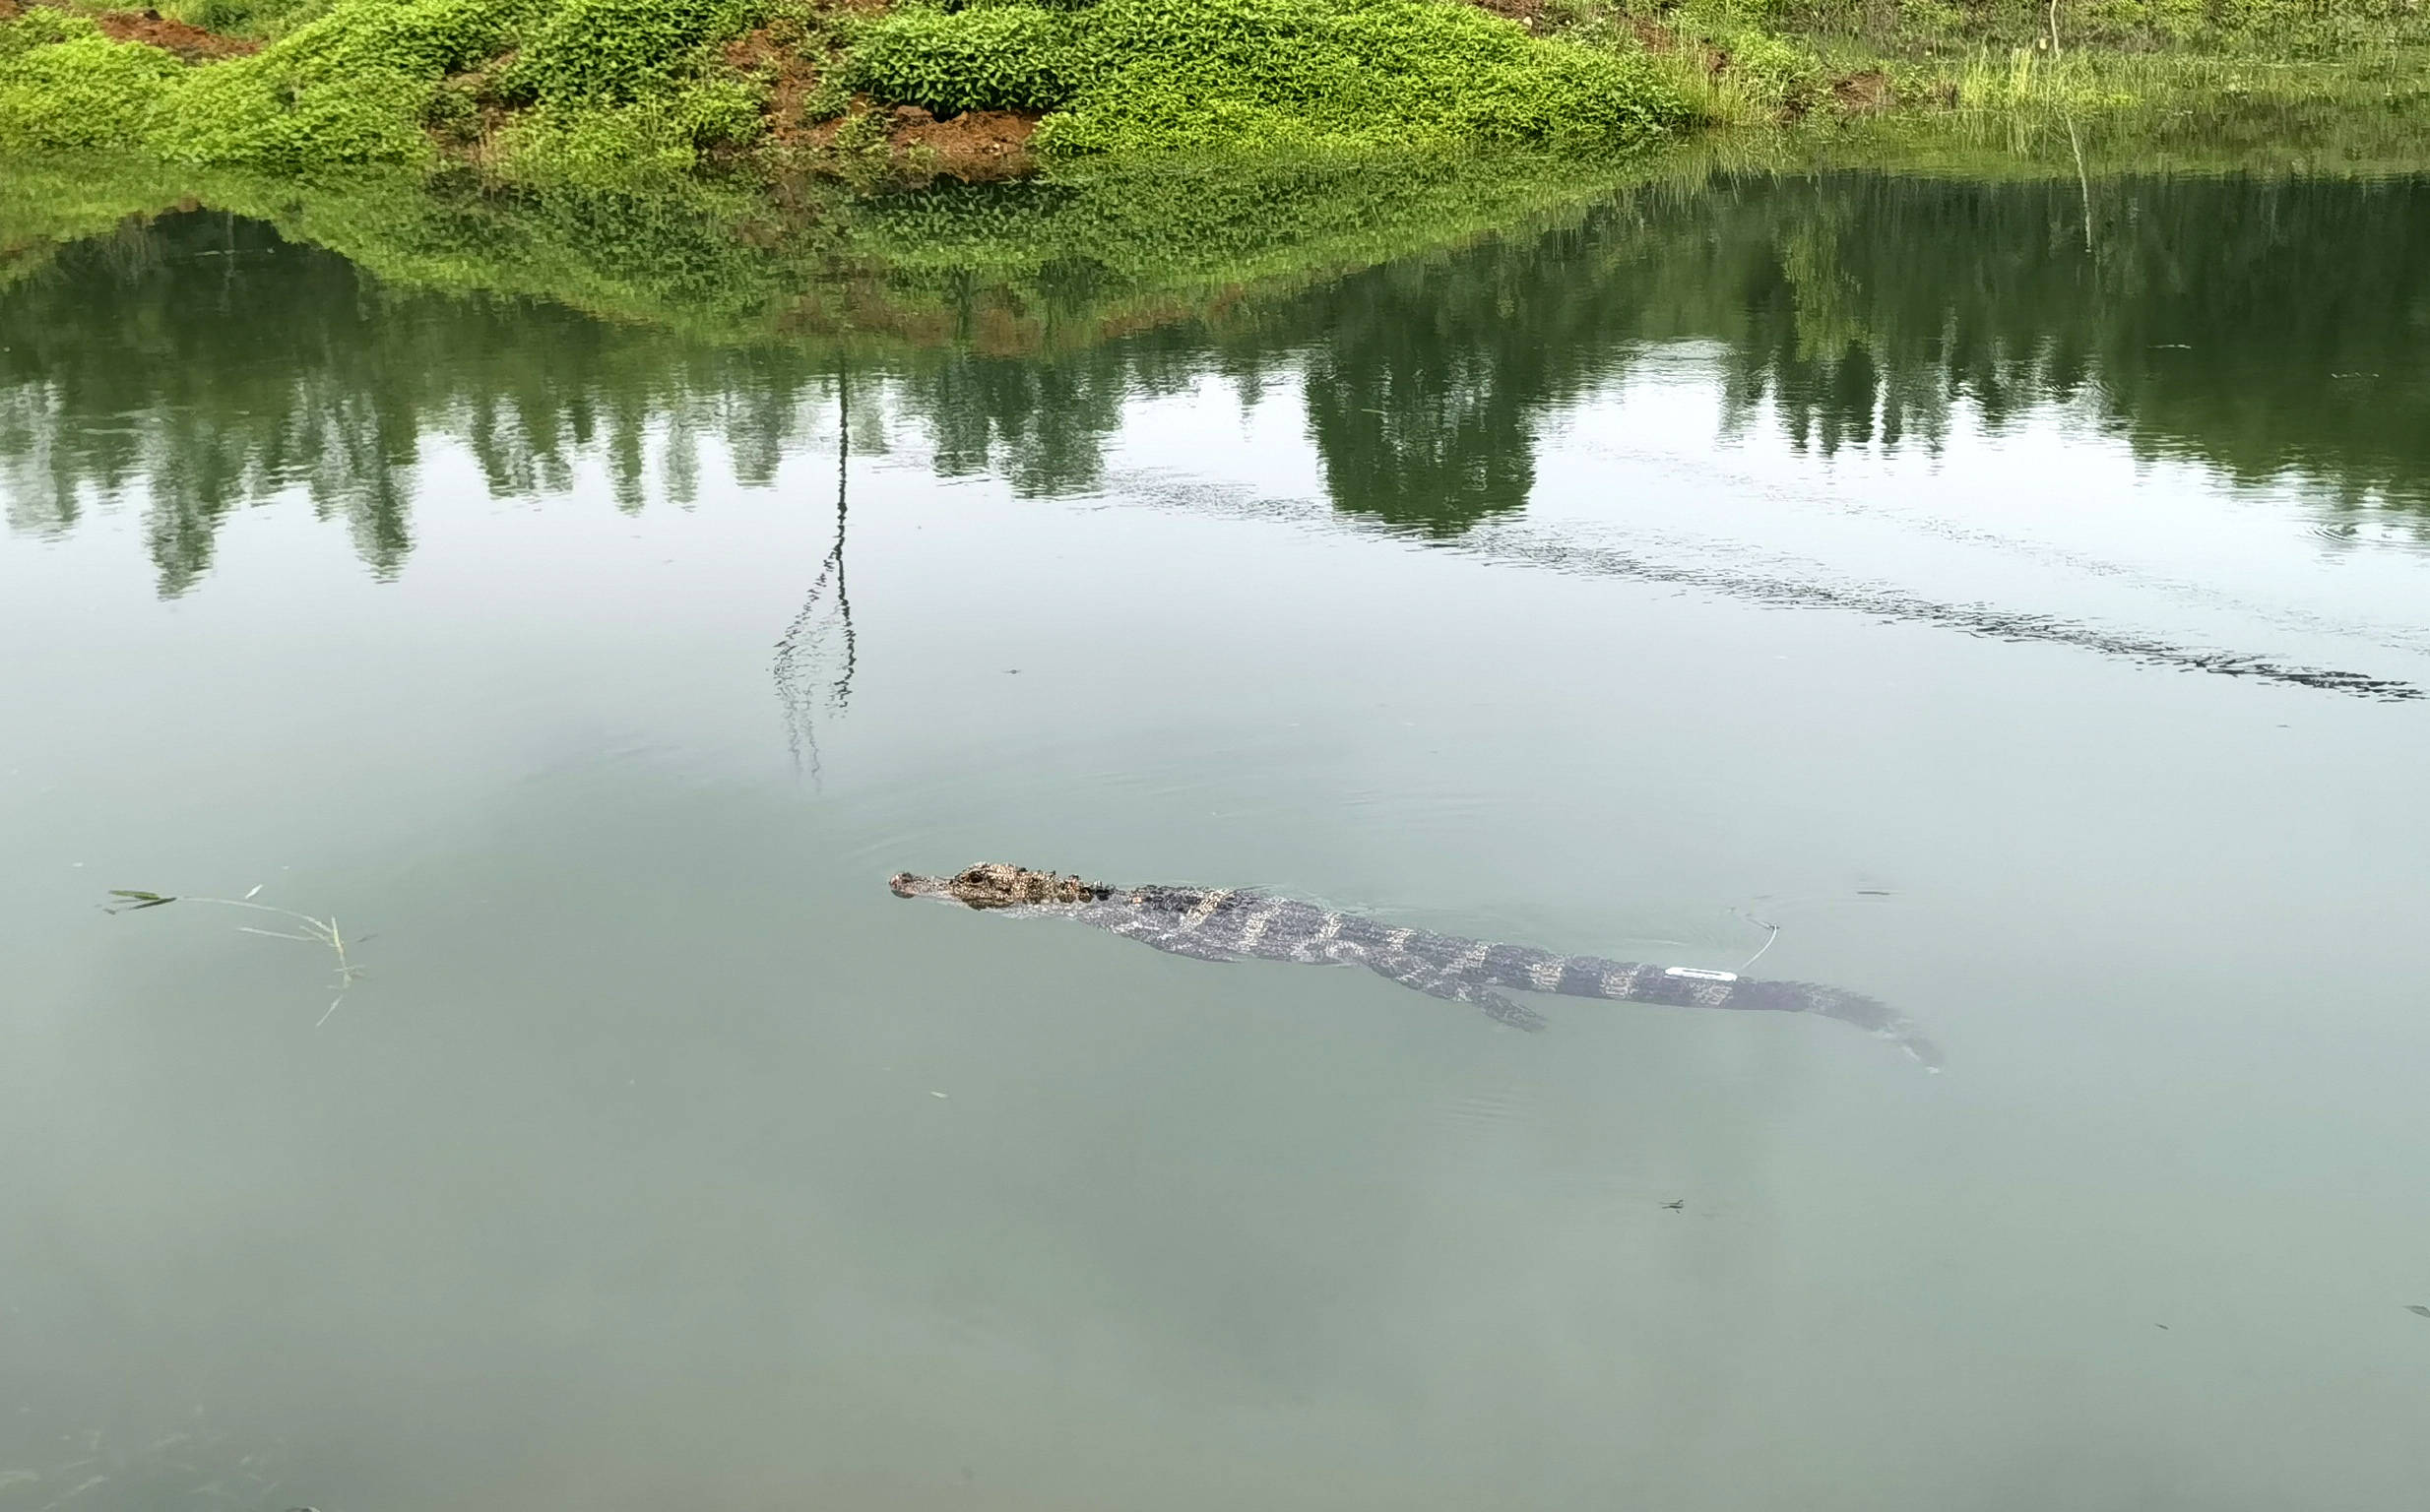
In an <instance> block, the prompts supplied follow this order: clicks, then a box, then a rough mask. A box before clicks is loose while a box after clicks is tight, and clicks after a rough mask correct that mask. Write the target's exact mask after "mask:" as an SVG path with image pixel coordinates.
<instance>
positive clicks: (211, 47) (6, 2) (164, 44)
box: [0, 0, 262, 63]
mask: <svg viewBox="0 0 2430 1512" xmlns="http://www.w3.org/2000/svg"><path fill="white" fill-rule="evenodd" d="M43 3H45V0H0V21H15V20H16V19H17V18H18V17H20V16H23V15H24V14H25V13H26V12H27V11H28V10H30V9H32V7H33V6H36V5H40V4H43ZM93 21H94V25H96V26H97V27H99V28H100V29H101V34H102V35H103V36H106V37H108V38H109V39H110V40H111V41H113V42H142V43H144V44H145V45H147V46H151V47H158V48H160V50H161V51H163V52H173V53H175V54H176V55H177V56H179V57H181V58H183V59H185V60H186V61H187V62H188V63H202V62H207V61H209V60H210V59H213V58H241V57H244V56H246V55H247V54H249V53H256V52H259V51H261V50H262V44H261V43H260V42H258V41H256V40H254V39H253V38H252V37H249V36H222V35H221V34H220V33H219V32H206V31H204V30H203V29H202V28H201V27H195V26H188V25H187V24H186V23H184V22H182V21H171V20H169V19H168V18H167V17H165V16H162V15H161V14H160V12H159V11H150V10H146V11H103V12H101V13H100V14H99V15H97V16H95V17H94V18H93Z"/></svg>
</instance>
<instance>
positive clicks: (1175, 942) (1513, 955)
mask: <svg viewBox="0 0 2430 1512" xmlns="http://www.w3.org/2000/svg"><path fill="white" fill-rule="evenodd" d="M887 885H888V886H889V887H890V888H892V889H893V891H894V894H895V896H896V897H898V898H938V899H943V900H946V901H948V902H953V903H959V904H962V905H964V906H965V907H967V908H972V909H988V910H998V911H1002V912H1006V913H1011V914H1042V915H1051V916H1060V917H1065V918H1076V919H1078V920H1079V921H1080V922H1082V923H1084V924H1093V925H1095V926H1096V927H1098V928H1100V929H1104V930H1108V931H1110V932H1112V933H1115V934H1119V935H1121V936H1122V937H1124V938H1125V939H1132V940H1137V941H1138V942H1139V943H1140V944H1142V945H1148V946H1152V947H1154V948H1155V949H1157V950H1161V951H1164V952H1166V953H1167V954H1170V955H1176V956H1186V957H1189V958H1190V959H1192V960H1198V961H1239V960H1244V959H1247V960H1260V961H1296V962H1301V963H1304V964H1309V965H1324V964H1342V965H1351V966H1363V967H1366V968H1367V969H1368V970H1369V971H1371V972H1374V973H1375V974H1376V975H1377V976H1379V977H1384V978H1385V979H1386V980H1389V981H1394V982H1397V983H1399V984H1400V985H1402V986H1404V987H1408V988H1411V989H1412V990H1415V991H1418V992H1423V993H1425V994H1426V995H1427V996H1429V997H1435V998H1440V999H1443V1000H1444V1001H1447V1002H1454V1003H1466V1004H1470V1005H1472V1006H1474V1007H1476V1008H1479V1009H1482V1010H1483V1011H1484V1012H1485V1013H1486V1014H1487V1015H1488V1016H1490V1017H1492V1018H1493V1019H1495V1020H1497V1021H1498V1022H1500V1023H1503V1024H1507V1025H1509V1026H1511V1027H1512V1028H1514V1029H1523V1030H1529V1031H1533V1030H1539V1029H1542V1028H1543V1027H1544V1018H1543V1016H1542V1015H1541V1014H1538V1013H1537V1012H1535V1011H1534V1010H1533V1009H1531V1008H1528V1007H1525V1006H1523V1005H1522V1004H1519V1003H1516V1002H1513V1001H1511V1000H1510V999H1509V998H1507V997H1505V996H1503V991H1502V989H1504V988H1507V989H1510V990H1513V991H1526V992H1549V993H1556V994H1558V995H1560V996H1563V997H1587V998H1596V999H1599V1000H1602V1001H1605V1002H1630V1003H1660V1004H1668V1005H1671V1006H1674V1007H1683V1008H1743V1009H1761V1010H1769V1011H1771V1012H1775V1013H1811V1014H1818V1015H1821V1016H1822V1017H1823V1018H1827V1019H1837V1020H1840V1021H1841V1022H1843V1023H1847V1024H1853V1025H1855V1026H1856V1027H1858V1028H1859V1029H1863V1030H1866V1031H1868V1032H1870V1033H1872V1034H1875V1035H1878V1036H1881V1037H1882V1038H1884V1039H1886V1040H1891V1041H1892V1042H1893V1043H1895V1044H1897V1045H1898V1046H1899V1047H1900V1048H1901V1049H1903V1050H1905V1051H1906V1052H1907V1053H1908V1054H1910V1055H1912V1056H1914V1057H1915V1058H1916V1059H1917V1060H1919V1061H1921V1062H1923V1063H1924V1064H1925V1065H1926V1066H1929V1067H1933V1068H1935V1069H1938V1068H1939V1066H1940V1064H1941V1055H1940V1051H1939V1050H1938V1049H1937V1048H1935V1046H1934V1045H1933V1042H1932V1041H1931V1040H1929V1039H1927V1038H1926V1037H1925V1036H1924V1034H1923V1033H1922V1032H1921V1031H1920V1030H1919V1029H1917V1027H1916V1026H1915V1024H1914V1023H1913V1022H1912V1021H1911V1020H1909V1019H1908V1018H1907V1016H1906V1015H1905V1014H1903V1013H1900V1012H1899V1011H1898V1010H1896V1009H1894V1008H1892V1007H1890V1006H1889V1005H1888V1004H1886V1003H1884V1002H1882V1001H1880V1000H1879V999H1877V998H1872V997H1867V996H1865V995H1864V994H1862V993H1858V992H1849V991H1844V990H1842V989H1840V988H1838V987H1827V986H1822V985H1819V984H1817V983H1815V982H1808V981H1758V980H1755V979H1752V978H1750V977H1741V976H1739V975H1738V974H1737V973H1735V972H1717V971H1710V970H1707V969H1705V968H1702V967H1694V966H1668V967H1666V966H1653V965H1646V964H1642V963H1638V962H1631V961H1606V960H1604V959H1602V958H1601V957H1598V956H1564V955H1558V954H1555V953H1554V952H1552V951H1549V950H1538V949H1536V948H1535V947H1533V946H1529V945H1501V944H1494V943H1491V942H1488V941H1485V940H1471V939H1465V938H1463V937H1461V936H1459V935H1454V934H1437V933H1434V932H1433V931H1431V930H1426V929H1411V928H1405V927H1396V926H1394V925H1390V924H1386V923H1382V922H1380V921H1378V920H1375V919H1372V918H1363V917H1361V916H1360V915H1358V914H1344V913H1340V912H1338V911H1335V910H1331V909H1324V908H1319V907H1317V906H1316V905H1315V904H1312V903H1302V902H1299V901H1297V900H1294V899H1289V898H1277V897H1274V896H1272V895H1271V894H1268V893H1263V892H1258V891H1255V890H1250V889H1233V888H1208V887H1189V886H1159V885H1151V886H1145V887H1114V886H1109V885H1107V884H1105V883H1101V882H1090V881H1086V880H1084V879H1082V878H1080V877H1077V876H1064V875H1059V874H1057V873H1055V872H1052V871H1033V870H1031V869H1029V868H1028V867H1024V866H1011V865H1006V864H1004V863H1002V862H1000V861H990V862H983V863H981V864H979V865H976V866H971V867H967V868H965V869H964V870H962V871H959V872H956V873H954V874H953V875H952V876H949V877H929V876H921V875H918V874H916V873H913V872H908V871H907V872H901V873H898V874H897V875H896V876H895V877H893V878H892V879H891V880H890V881H889V882H888V884H887Z"/></svg>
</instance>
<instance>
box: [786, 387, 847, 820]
mask: <svg viewBox="0 0 2430 1512" xmlns="http://www.w3.org/2000/svg"><path fill="white" fill-rule="evenodd" d="M851 477H852V389H851V383H850V377H849V372H848V370H847V369H843V368H838V369H837V370H836V375H835V544H834V545H833V546H831V547H829V548H828V550H827V554H826V556H825V557H824V558H822V559H821V560H820V562H819V564H818V576H817V577H816V578H814V579H812V580H811V582H810V589H809V592H808V593H807V594H806V595H804V596H803V598H802V600H801V612H800V613H799V614H796V615H795V616H794V619H793V623H792V624H790V625H788V626H786V627H785V633H784V635H782V636H781V637H779V638H778V640H777V643H776V665H775V672H776V697H777V702H778V703H779V704H781V705H783V706H784V710H785V729H786V734H787V737H788V738H789V739H790V741H791V742H792V745H793V753H794V767H795V769H796V770H797V771H799V770H802V769H805V768H806V769H807V771H808V772H809V774H810V776H811V778H812V779H813V780H816V778H817V777H818V775H819V767H818V729H817V719H818V716H819V714H820V713H821V711H822V710H823V711H824V712H825V713H827V714H830V715H841V714H842V713H843V712H844V710H845V707H846V706H847V705H848V704H850V703H851V702H852V691H853V670H854V667H855V666H856V665H857V664H858V662H859V660H860V645H859V642H858V641H856V640H855V638H854V636H853V601H852V594H851V591H850V589H849V588H848V587H847V585H846V583H845V581H844V524H845V516H846V485H847V483H849V482H850V480H851Z"/></svg>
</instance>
